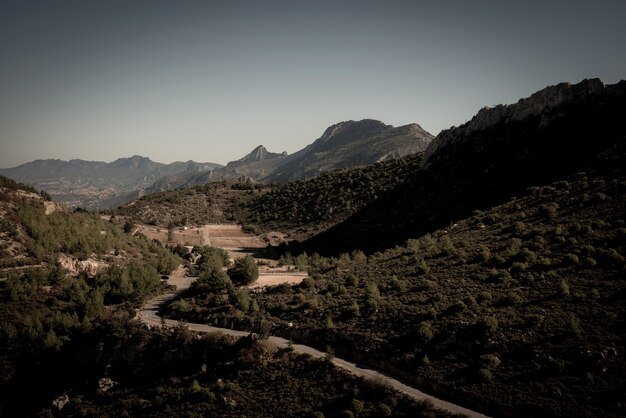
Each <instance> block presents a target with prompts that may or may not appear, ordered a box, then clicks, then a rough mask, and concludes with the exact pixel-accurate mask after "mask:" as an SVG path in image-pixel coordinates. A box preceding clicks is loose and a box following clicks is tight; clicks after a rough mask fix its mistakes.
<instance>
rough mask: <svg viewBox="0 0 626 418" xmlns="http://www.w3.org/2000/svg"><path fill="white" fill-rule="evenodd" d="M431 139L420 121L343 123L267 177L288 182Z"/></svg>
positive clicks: (406, 150) (392, 154) (419, 147)
mask: <svg viewBox="0 0 626 418" xmlns="http://www.w3.org/2000/svg"><path fill="white" fill-rule="evenodd" d="M431 139H432V135H430V134H429V133H428V132H426V131H425V130H423V129H422V128H421V127H420V126H419V125H417V124H412V125H406V126H401V127H397V128H394V127H392V126H389V125H385V124H383V123H382V122H379V121H375V120H369V119H365V120H362V121H359V122H354V121H348V122H341V123H338V124H336V125H333V126H331V127H329V128H328V129H327V130H326V131H325V132H324V134H323V135H322V136H321V137H320V138H319V139H317V140H316V141H315V142H313V143H312V144H311V145H309V146H307V147H306V148H304V149H302V150H301V151H298V152H296V153H294V154H292V155H290V156H288V157H285V158H284V159H283V163H282V164H281V165H280V166H279V167H278V168H277V169H276V170H274V172H272V173H271V174H270V175H268V176H267V177H266V178H264V179H263V180H265V181H270V182H279V183H285V182H288V181H293V180H298V179H302V178H307V177H312V176H315V175H317V174H319V173H320V172H323V171H331V170H334V169H339V168H346V167H351V166H360V165H367V164H373V163H375V162H379V161H384V160H385V159H389V158H397V157H402V156H405V155H409V154H413V153H416V152H419V151H423V150H425V149H426V146H427V145H428V144H429V142H430V140H431Z"/></svg>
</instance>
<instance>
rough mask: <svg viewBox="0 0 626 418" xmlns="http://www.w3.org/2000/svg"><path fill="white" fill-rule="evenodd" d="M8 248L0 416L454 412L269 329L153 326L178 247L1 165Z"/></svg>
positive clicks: (0, 223)
mask: <svg viewBox="0 0 626 418" xmlns="http://www.w3.org/2000/svg"><path fill="white" fill-rule="evenodd" d="M0 249H1V250H2V252H1V253H0V254H1V257H0V261H1V263H2V264H1V266H0V370H1V371H2V373H0V392H1V393H2V394H3V396H2V397H0V416H21V417H31V416H32V417H35V416H68V417H69V416H93V415H98V416H109V415H110V416H158V417H170V416H181V415H182V416H192V415H197V414H200V415H211V416H240V415H241V414H246V415H249V416H260V417H261V416H262V417H265V416H268V417H269V416H278V415H281V416H294V417H296V416H306V415H312V416H320V414H322V415H323V414H326V415H327V416H334V415H336V414H338V413H341V414H344V415H348V414H359V416H366V417H368V416H370V417H375V416H381V414H382V415H390V414H393V415H395V416H406V417H413V416H419V415H423V414H427V415H428V416H441V417H447V416H450V415H449V414H447V413H445V412H440V411H436V410H434V409H433V408H432V407H431V406H429V405H426V404H424V403H419V402H415V401H413V400H411V399H409V398H407V397H405V396H402V395H400V394H399V393H397V392H394V391H392V390H390V389H388V388H386V387H383V386H380V385H377V384H376V383H366V382H364V381H363V380H362V379H359V378H356V377H354V376H351V375H348V374H347V373H345V372H342V371H340V370H337V369H336V368H335V367H334V366H333V365H332V363H331V362H329V361H327V360H326V359H321V360H314V359H311V358H309V357H308V356H303V355H298V354H296V353H294V352H293V351H292V350H290V349H289V348H287V349H282V350H277V349H275V348H272V347H271V346H269V345H267V344H265V342H264V341H262V340H258V339H255V338H251V337H250V338H242V339H240V340H234V339H233V338H230V337H225V336H219V335H214V334H209V335H205V336H202V337H200V336H198V335H195V334H193V333H191V332H190V331H189V330H187V329H186V328H184V327H175V328H170V329H148V328H147V327H145V326H144V325H142V324H141V323H140V322H139V321H137V320H136V319H134V316H135V308H137V307H138V306H139V304H140V303H141V301H142V300H144V299H145V298H146V297H148V296H150V295H154V294H158V293H161V292H163V291H164V290H165V289H164V285H163V282H162V280H161V279H162V277H161V276H160V274H167V273H170V271H171V270H172V268H173V267H175V266H176V265H178V263H179V261H180V260H179V259H178V258H177V257H175V256H174V255H173V254H172V253H170V252H168V251H167V250H166V249H164V248H162V247H161V246H160V245H158V244H156V243H155V242H153V241H149V240H147V239H145V238H143V237H141V236H132V235H129V234H125V233H124V232H123V231H122V230H121V229H120V228H119V227H118V226H117V223H116V221H115V220H113V221H109V220H104V219H102V218H101V217H100V216H99V215H97V214H93V213H88V212H84V211H76V212H74V213H71V212H69V211H68V210H67V209H65V208H64V207H62V206H60V205H58V204H56V203H53V202H50V201H45V200H44V199H43V198H42V197H41V196H39V195H38V194H36V193H35V192H34V189H32V188H31V187H30V186H25V185H23V184H19V183H16V182H14V181H12V180H10V179H8V178H5V177H1V176H0ZM68 261H71V262H68ZM178 274H182V273H178Z"/></svg>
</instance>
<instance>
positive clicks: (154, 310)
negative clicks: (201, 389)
mask: <svg viewBox="0 0 626 418" xmlns="http://www.w3.org/2000/svg"><path fill="white" fill-rule="evenodd" d="M174 273H175V274H172V276H170V280H169V281H168V283H170V284H172V285H175V286H176V291H175V292H169V293H166V294H164V295H160V296H157V297H155V298H152V299H151V300H149V301H148V302H146V303H145V304H144V305H143V306H142V307H141V309H139V310H138V311H137V318H139V319H140V320H141V321H142V322H143V323H144V324H146V325H149V326H161V325H163V324H164V325H167V326H177V325H179V324H180V323H181V322H179V321H176V320H172V319H165V320H163V319H162V318H161V317H160V316H159V315H158V310H159V307H160V306H161V305H163V304H165V303H166V302H169V301H170V300H172V299H173V298H174V297H175V296H176V294H177V293H179V292H181V291H183V290H185V289H188V288H189V286H191V283H192V282H193V281H194V280H195V278H194V277H185V276H184V274H183V273H182V270H181V269H180V268H179V269H177V271H176V272H174ZM183 324H184V325H185V326H187V327H188V328H189V329H190V330H191V331H195V332H203V333H211V332H218V333H223V334H227V335H232V336H234V337H246V336H248V335H250V332H247V331H237V330H232V329H227V328H218V327H212V326H210V325H205V324H194V323H183ZM267 341H268V342H269V343H270V344H273V345H275V346H276V347H279V348H284V347H288V346H291V347H292V348H293V351H295V352H296V353H299V354H308V355H310V356H312V357H314V358H322V357H326V355H327V354H326V353H324V352H321V351H319V350H316V349H315V348H313V347H309V346H307V345H303V344H290V343H289V341H287V340H286V339H284V338H281V337H274V336H271V337H269V338H268V339H267ZM332 362H333V364H334V365H335V366H337V367H340V368H342V369H344V370H347V371H349V372H350V373H352V374H354V375H355V376H359V377H362V378H364V379H368V380H375V381H377V382H383V383H385V384H386V385H388V386H390V387H392V388H394V389H396V390H397V391H399V392H401V393H404V394H406V395H408V396H410V397H412V398H414V399H416V400H418V401H428V402H430V403H431V404H432V405H434V406H435V407H436V408H439V409H443V410H445V411H448V412H451V413H454V414H462V415H467V416H469V417H472V418H485V417H486V415H483V414H480V413H478V412H475V411H472V410H469V409H466V408H463V407H462V406H459V405H455V404H453V403H450V402H447V401H444V400H442V399H438V398H435V397H434V396H431V395H428V394H426V393H424V392H422V391H419V390H417V389H415V388H413V387H411V386H408V385H405V384H404V383H402V382H400V381H398V380H397V379H394V378H393V377H391V376H388V375H386V374H383V373H381V372H378V371H376V370H372V369H366V368H362V367H359V366H357V365H356V364H355V363H352V362H349V361H347V360H344V359H341V358H339V357H334V358H333V360H332Z"/></svg>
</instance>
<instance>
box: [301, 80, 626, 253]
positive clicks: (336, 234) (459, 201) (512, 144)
mask: <svg viewBox="0 0 626 418" xmlns="http://www.w3.org/2000/svg"><path fill="white" fill-rule="evenodd" d="M624 109H626V82H620V83H618V84H615V85H608V86H604V85H603V84H602V83H601V82H600V81H599V80H586V81H583V82H581V83H579V84H577V85H569V84H560V85H558V86H554V87H549V88H547V89H545V90H543V91H541V92H538V93H536V94H534V95H532V96H531V97H530V98H528V99H522V100H520V102H518V103H516V104H513V105H509V106H508V107H503V106H499V107H496V108H493V109H485V110H482V111H481V112H479V113H478V114H477V115H476V116H475V117H474V118H473V119H472V120H471V121H470V122H468V123H467V124H465V125H463V126H461V127H458V128H452V129H450V130H448V131H444V132H442V133H441V134H439V135H438V136H437V138H435V139H434V140H433V141H432V143H431V145H430V146H429V148H428V149H427V151H426V153H425V154H426V157H425V162H424V164H423V166H422V167H421V168H420V169H417V170H415V171H414V172H413V173H411V174H410V175H407V176H406V177H405V178H404V179H403V181H402V183H401V184H400V185H399V186H398V187H396V188H395V189H393V190H391V191H389V192H388V193H387V194H385V195H383V196H380V198H379V199H377V200H376V201H375V202H374V203H372V204H371V205H370V206H368V207H367V208H365V209H363V210H362V211H360V212H359V213H356V214H355V215H353V216H352V217H351V218H350V219H348V220H347V221H346V222H344V223H342V224H339V225H337V226H336V227H334V228H332V229H330V230H328V231H326V232H324V233H322V234H320V235H318V236H316V237H314V238H312V239H311V240H309V241H307V242H306V243H305V246H304V248H306V249H307V251H309V252H313V251H315V252H319V253H323V254H338V253H340V252H349V251H352V250H353V249H355V248H359V249H361V250H364V251H366V252H370V253H371V252H374V251H379V250H383V249H385V248H389V247H391V246H393V245H395V244H400V243H402V242H404V241H405V240H406V239H407V238H410V237H412V236H419V235H422V234H424V233H426V232H429V231H433V230H434V229H436V228H441V227H445V226H447V225H449V224H451V223H453V222H454V221H456V220H458V219H462V218H464V217H467V216H468V215H470V214H471V213H472V211H474V210H478V209H486V208H489V207H491V206H493V205H496V204H499V203H502V202H505V201H506V200H508V199H509V198H511V197H513V196H516V195H518V194H519V193H522V192H523V191H524V189H525V188H527V187H530V186H533V185H544V184H548V183H551V182H552V181H555V180H558V179H562V178H564V177H566V176H568V175H571V174H572V173H575V172H576V171H582V170H584V169H585V168H586V167H588V166H589V165H592V164H594V163H595V162H597V158H599V157H601V156H602V155H603V154H606V153H612V152H613V151H612V149H613V147H614V146H618V145H619V144H623V141H624V138H625V137H626V127H625V126H624V124H623V123H622V119H623V118H622V116H623V113H624ZM374 237H375V239H373V238H374Z"/></svg>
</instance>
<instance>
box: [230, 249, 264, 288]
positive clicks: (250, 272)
mask: <svg viewBox="0 0 626 418" xmlns="http://www.w3.org/2000/svg"><path fill="white" fill-rule="evenodd" d="M228 276H229V277H230V279H231V280H232V281H233V283H235V284H237V285H249V284H251V283H254V281H255V280H256V279H258V278H259V267H258V266H257V265H256V262H255V261H254V258H252V257H251V256H249V255H247V256H245V257H243V258H238V259H237V260H235V265H234V266H232V267H231V268H229V269H228Z"/></svg>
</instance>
